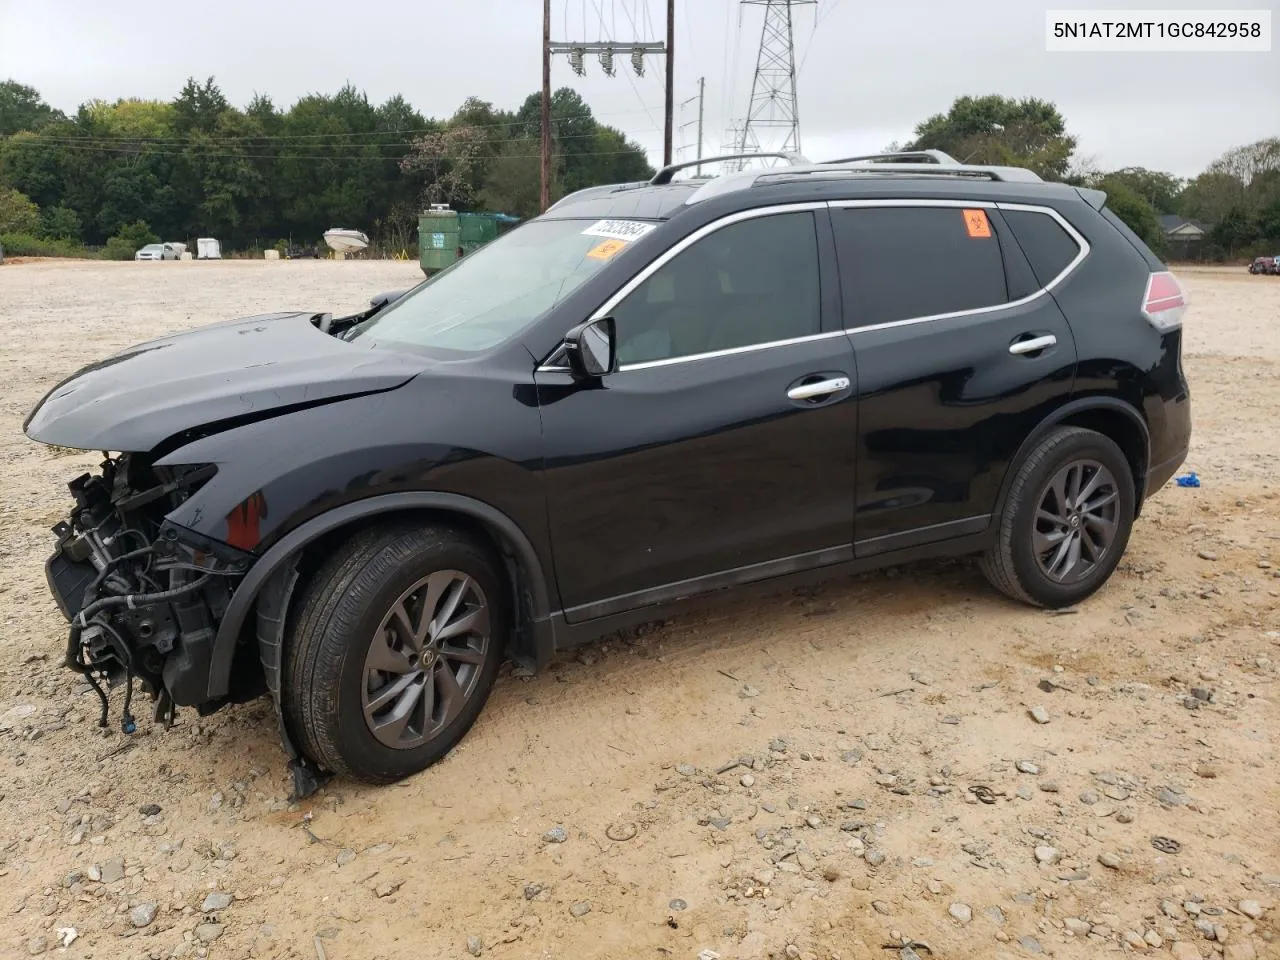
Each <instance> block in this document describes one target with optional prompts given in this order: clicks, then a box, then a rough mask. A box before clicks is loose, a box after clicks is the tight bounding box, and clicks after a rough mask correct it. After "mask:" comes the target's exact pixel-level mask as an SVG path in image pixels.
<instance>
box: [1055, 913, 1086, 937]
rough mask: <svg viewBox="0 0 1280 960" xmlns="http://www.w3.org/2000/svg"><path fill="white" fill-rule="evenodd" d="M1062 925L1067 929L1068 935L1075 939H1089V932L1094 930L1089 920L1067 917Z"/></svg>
mask: <svg viewBox="0 0 1280 960" xmlns="http://www.w3.org/2000/svg"><path fill="white" fill-rule="evenodd" d="M1062 925H1063V927H1065V928H1066V931H1067V933H1069V934H1071V935H1072V936H1074V937H1087V936H1088V935H1089V931H1090V930H1092V929H1093V924H1091V923H1089V922H1088V921H1087V920H1081V919H1080V918H1079V917H1067V919H1065V920H1063V921H1062Z"/></svg>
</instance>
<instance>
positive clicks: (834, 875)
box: [822, 866, 840, 883]
mask: <svg viewBox="0 0 1280 960" xmlns="http://www.w3.org/2000/svg"><path fill="white" fill-rule="evenodd" d="M822 879H823V880H825V881H827V883H835V882H836V881H837V880H839V879H840V871H839V870H837V869H836V868H835V867H832V866H826V867H823V868H822Z"/></svg>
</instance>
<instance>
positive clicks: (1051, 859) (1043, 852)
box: [1036, 845, 1061, 864]
mask: <svg viewBox="0 0 1280 960" xmlns="http://www.w3.org/2000/svg"><path fill="white" fill-rule="evenodd" d="M1060 856H1061V854H1059V853H1058V850H1057V848H1056V847H1050V846H1047V845H1044V846H1039V847H1036V863H1046V864H1047V863H1057V862H1058V858H1059V857H1060Z"/></svg>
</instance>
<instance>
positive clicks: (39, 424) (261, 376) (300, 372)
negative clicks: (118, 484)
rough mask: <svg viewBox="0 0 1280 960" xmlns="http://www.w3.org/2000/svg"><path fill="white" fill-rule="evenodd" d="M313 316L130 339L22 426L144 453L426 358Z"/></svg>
mask: <svg viewBox="0 0 1280 960" xmlns="http://www.w3.org/2000/svg"><path fill="white" fill-rule="evenodd" d="M312 316H313V314H311V313H273V314H264V315H262V316H256V317H247V318H245V319H242V320H232V321H229V322H226V323H218V324H213V325H211V326H207V327H201V328H199V329H196V330H192V331H190V332H188V333H180V334H175V335H173V336H169V337H164V338H161V339H159V340H152V341H149V342H147V343H143V344H139V345H138V346H135V347H130V348H129V349H127V350H124V351H122V352H120V353H117V354H115V355H113V356H110V357H108V358H106V359H105V360H101V361H99V362H97V363H93V364H90V365H89V366H87V367H84V368H83V369H81V370H78V371H76V372H75V373H74V374H72V375H71V376H70V377H68V378H67V379H65V380H63V381H62V382H61V383H60V384H58V385H57V386H56V387H54V388H53V389H52V390H50V391H49V392H48V393H47V394H45V396H44V398H43V399H42V400H41V401H40V402H39V403H38V404H36V407H35V409H34V410H32V411H31V413H30V414H29V415H28V417H27V419H26V422H25V423H24V424H23V425H22V427H23V430H24V431H25V432H26V434H27V436H28V437H30V438H31V439H33V440H38V441H40V442H41V443H49V444H56V445H58V446H64V447H73V448H76V449H81V450H109V451H120V452H145V451H149V450H152V449H153V448H155V447H156V446H157V445H158V444H160V443H161V442H162V441H164V440H167V439H169V438H170V437H173V436H175V435H177V434H179V433H183V432H185V431H189V430H192V429H197V428H200V427H203V426H206V425H210V424H216V423H222V422H224V421H231V422H232V423H236V422H243V421H244V420H245V419H246V418H248V419H252V418H255V417H260V416H264V415H265V416H269V415H271V412H272V411H277V410H282V409H285V408H296V407H298V406H307V405H312V404H315V403H318V402H324V401H327V400H338V399H342V398H343V397H348V396H353V395H356V394H362V393H373V392H378V391H383V390H392V389H394V388H396V387H398V386H401V385H403V384H405V383H407V382H408V381H409V380H411V379H413V377H414V376H415V375H417V374H418V373H420V372H421V371H422V370H423V368H424V367H425V366H426V365H427V363H428V361H425V360H423V359H422V358H421V357H413V356H411V355H406V354H399V353H393V352H390V351H386V350H377V349H369V348H367V347H364V346H357V345H354V344H349V343H346V342H344V341H342V340H338V339H336V338H334V337H331V336H329V335H328V334H325V333H322V332H321V331H320V330H319V329H317V328H316V327H315V325H314V324H312V323H311V319H310V318H311V317H312ZM228 425H230V424H228Z"/></svg>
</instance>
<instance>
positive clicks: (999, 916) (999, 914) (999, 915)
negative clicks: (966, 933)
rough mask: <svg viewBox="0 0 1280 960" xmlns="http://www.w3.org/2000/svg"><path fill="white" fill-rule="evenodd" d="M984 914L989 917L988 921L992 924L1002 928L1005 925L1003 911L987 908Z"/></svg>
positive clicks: (997, 908)
mask: <svg viewBox="0 0 1280 960" xmlns="http://www.w3.org/2000/svg"><path fill="white" fill-rule="evenodd" d="M982 912H983V913H985V914H986V915H987V919H989V920H990V921H991V922H992V923H996V924H999V925H1001V926H1003V925H1004V911H1003V910H1001V909H1000V908H999V907H987V908H986V909H985V910H983V911H982Z"/></svg>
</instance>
